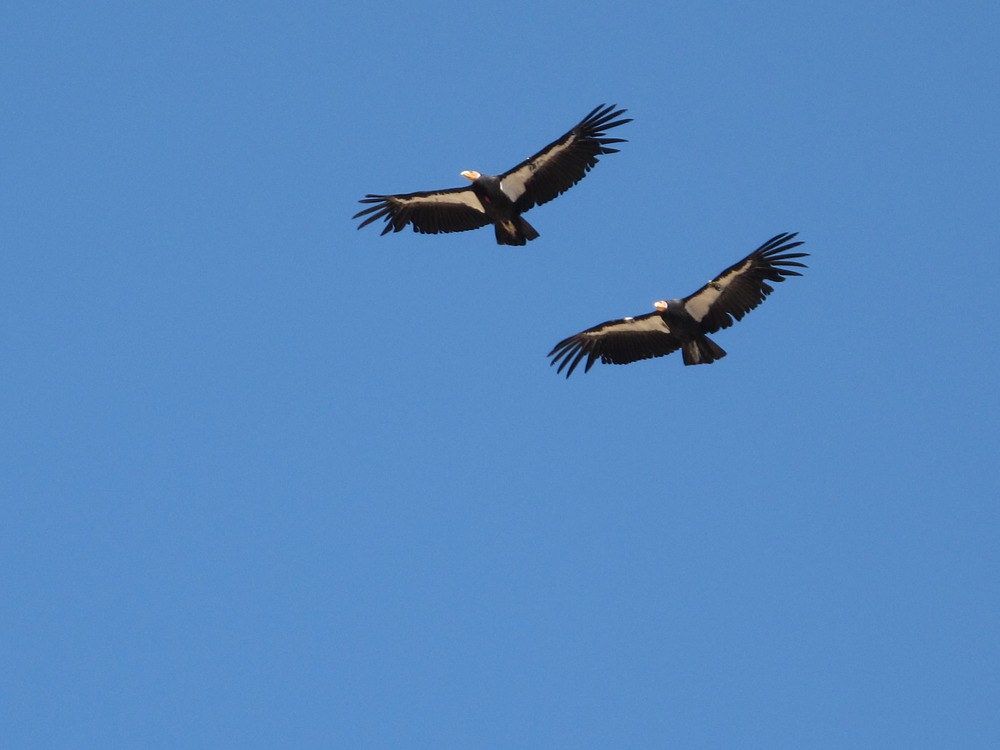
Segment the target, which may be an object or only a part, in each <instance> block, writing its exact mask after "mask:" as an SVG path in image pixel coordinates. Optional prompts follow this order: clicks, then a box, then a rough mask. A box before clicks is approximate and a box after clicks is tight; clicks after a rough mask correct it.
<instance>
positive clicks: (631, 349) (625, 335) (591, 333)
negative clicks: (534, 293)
mask: <svg viewBox="0 0 1000 750" xmlns="http://www.w3.org/2000/svg"><path fill="white" fill-rule="evenodd" d="M680 346H681V342H680V340H679V339H678V338H677V337H676V336H674V334H673V333H671V331H670V329H669V328H668V327H667V324H666V323H665V322H664V320H663V316H661V315H660V313H658V312H654V313H649V314H647V315H640V316H638V317H635V318H622V319H621V320H609V321H607V322H606V323H601V324H600V325H596V326H594V327H593V328H588V329H587V330H586V331H581V332H580V333H578V334H576V335H574V336H570V337H569V338H565V339H563V340H562V341H560V342H559V343H558V344H556V345H555V346H554V347H552V351H551V352H549V354H548V356H549V357H552V362H551V363H550V364H553V365H556V364H557V365H558V368H557V369H556V372H562V371H563V370H564V369H566V377H567V378H568V377H569V376H570V375H572V374H573V370H575V369H576V367H577V365H579V364H580V362H581V361H582V360H583V358H584V357H586V358H587V361H586V364H585V365H584V367H583V371H584V372H588V371H589V370H590V368H591V367H593V365H594V362H596V361H597V360H598V359H600V360H601V362H603V363H604V364H612V365H624V364H628V363H629V362H636V361H637V360H640V359H651V358H653V357H663V356H665V355H667V354H670V353H671V352H675V351H677V350H678V349H679V348H680Z"/></svg>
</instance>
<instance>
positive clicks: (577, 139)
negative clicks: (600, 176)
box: [500, 104, 632, 211]
mask: <svg viewBox="0 0 1000 750" xmlns="http://www.w3.org/2000/svg"><path fill="white" fill-rule="evenodd" d="M615 106H616V105H614V104H611V105H608V106H605V105H603V104H602V105H600V106H599V107H595V108H594V109H593V110H592V111H591V112H590V114H588V115H587V116H586V117H584V118H583V120H581V121H580V122H579V123H578V124H577V125H576V126H575V127H574V128H573V129H572V130H570V131H569V132H567V133H565V134H564V135H563V136H562V137H561V138H558V139H557V140H555V141H553V142H552V143H550V144H549V145H548V146H546V147H545V148H543V149H542V150H541V151H539V152H538V153H537V154H535V155H534V156H532V157H531V158H529V159H525V160H524V161H522V162H521V163H520V164H518V165H517V166H516V167H514V168H513V169H511V170H509V171H507V172H504V173H503V174H502V175H500V189H501V190H503V192H504V193H506V195H507V197H508V198H510V199H511V200H512V201H513V202H514V206H515V208H516V209H517V210H518V211H527V210H528V209H529V208H533V207H534V206H540V205H542V204H543V203H548V202H549V201H550V200H552V199H554V198H556V197H557V196H559V195H562V194H563V193H565V192H566V191H567V190H569V189H570V188H571V187H573V186H574V185H575V184H576V183H578V182H579V181H580V180H582V179H583V178H584V176H585V175H586V174H587V172H589V171H590V170H591V169H592V168H593V167H594V165H595V164H597V162H598V157H600V156H602V155H604V154H614V153H617V152H618V149H617V148H612V147H611V144H613V143H624V142H625V139H624V138H607V137H605V135H604V134H605V132H607V131H608V130H611V128H617V127H618V126H620V125H624V124H625V123H627V122H632V119H631V118H624V119H621V118H620V116H621V115H622V114H624V113H625V111H626V110H624V109H617V110H616V109H615ZM615 118H620V119H615Z"/></svg>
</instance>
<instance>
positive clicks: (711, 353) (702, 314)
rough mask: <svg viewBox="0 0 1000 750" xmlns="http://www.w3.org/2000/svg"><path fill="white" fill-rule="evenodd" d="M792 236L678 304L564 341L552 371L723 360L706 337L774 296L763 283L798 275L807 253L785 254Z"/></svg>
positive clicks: (781, 236) (775, 239)
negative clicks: (658, 360)
mask: <svg viewBox="0 0 1000 750" xmlns="http://www.w3.org/2000/svg"><path fill="white" fill-rule="evenodd" d="M796 234H798V233H797V232H796V233H793V234H787V233H785V234H779V235H777V236H776V237H772V238H771V239H769V240H768V241H767V242H765V243H764V244H763V245H761V246H760V247H758V248H757V249H756V250H754V251H753V252H752V253H750V254H749V255H748V256H747V257H745V258H744V259H743V260H741V261H739V262H738V263H734V264H733V265H731V266H730V267H729V268H727V269H726V270H725V271H723V272H722V273H720V274H719V275H718V276H716V277H715V278H714V279H712V280H711V281H710V282H708V283H707V284H705V286H703V287H702V288H701V289H699V290H698V291H697V292H695V293H694V294H691V295H688V296H687V297H684V298H683V299H671V300H659V301H658V302H654V303H653V307H654V308H655V309H656V312H651V313H647V314H646V315H639V316H637V317H635V318H622V319H621V320H609V321H608V322H607V323H601V324H600V325H598V326H594V327H593V328H588V329H587V330H586V331H582V332H581V333H578V334H576V335H575V336H570V337H569V338H567V339H563V340H562V341H560V342H559V343H558V344H556V345H555V346H554V347H553V349H552V351H551V352H549V354H548V356H550V357H552V362H551V364H553V365H554V364H557V363H558V364H559V369H558V370H557V372H562V371H563V368H565V367H566V366H567V365H569V369H568V370H567V371H566V377H567V378H568V377H569V376H570V375H572V374H573V370H575V369H576V366H577V365H578V364H580V362H581V361H582V360H583V358H584V357H586V358H587V364H586V366H585V367H584V368H583V371H584V372H587V371H588V370H590V368H591V367H592V366H593V364H594V362H596V361H597V360H598V359H600V360H601V362H603V363H604V364H612V365H624V364H628V363H629V362H635V361H636V360H639V359H650V358H652V357H663V356H665V355H667V354H671V353H672V352H675V351H677V350H678V349H680V350H681V351H682V353H683V355H684V364H685V365H707V364H711V363H712V362H714V361H715V360H717V359H721V358H722V357H725V356H726V352H725V350H723V349H722V347H720V346H719V345H718V344H716V343H715V342H714V341H712V340H711V339H710V338H708V336H707V335H706V334H709V333H715V332H716V331H718V330H720V329H722V328H729V326H731V325H732V324H733V322H734V321H736V320H743V316H744V315H746V314H747V313H748V312H750V311H751V310H753V309H754V308H755V307H757V305H759V304H760V303H761V302H763V301H764V298H765V297H767V295H769V294H770V293H771V292H773V291H774V287H772V286H771V285H770V284H769V283H768V282H769V281H773V282H777V281H784V280H785V277H787V276H801V275H802V274H801V273H799V272H798V271H795V270H792V269H793V268H805V267H806V265H805V264H804V263H799V262H798V261H796V260H794V259H795V258H805V257H807V256H808V255H809V254H808V253H790V252H788V251H789V250H792V249H794V248H796V247H798V246H799V245H801V244H803V243H802V242H792V241H791V240H793V239H794V238H795V236H796Z"/></svg>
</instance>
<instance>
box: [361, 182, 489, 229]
mask: <svg viewBox="0 0 1000 750" xmlns="http://www.w3.org/2000/svg"><path fill="white" fill-rule="evenodd" d="M358 202H359V203H370V204H371V205H370V206H369V207H368V208H365V209H362V210H361V211H358V212H357V213H356V214H354V216H353V217H352V218H355V219H358V218H361V217H362V216H364V217H366V218H365V220H364V221H362V222H361V223H360V224H359V225H358V229H361V228H362V227H366V226H368V225H369V224H371V223H372V222H373V221H376V220H378V219H383V220H384V221H385V227H384V228H383V229H382V234H387V233H389V232H401V231H403V230H404V229H405V228H406V226H407V225H410V226H412V227H413V231H414V232H419V233H421V234H438V233H439V232H465V231H467V230H469V229H478V228H479V227H483V226H486V225H487V224H489V223H490V220H489V218H488V217H487V216H486V213H485V211H484V210H483V205H482V203H480V202H479V198H477V197H476V194H475V193H473V192H472V190H471V189H469V188H464V187H463V188H452V189H450V190H429V191H425V192H420V193H405V194H401V195H374V194H368V195H366V196H365V197H364V198H362V199H361V200H360V201H358Z"/></svg>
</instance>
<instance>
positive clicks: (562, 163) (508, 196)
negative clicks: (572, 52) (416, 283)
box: [353, 104, 632, 245]
mask: <svg viewBox="0 0 1000 750" xmlns="http://www.w3.org/2000/svg"><path fill="white" fill-rule="evenodd" d="M624 113H625V110H624V109H619V110H616V109H615V105H614V104H612V105H610V106H605V105H603V104H602V105H601V106H599V107H596V108H595V109H594V110H593V111H591V113H590V114H588V115H587V116H586V117H584V118H583V120H581V121H580V123H579V124H578V125H576V126H575V127H573V129H572V130H570V131H569V132H568V133H566V134H565V135H563V136H562V137H561V138H559V139H558V140H555V141H553V142H552V143H550V144H549V145H548V146H546V147H545V148H543V149H542V150H541V151H539V152H538V153H537V154H535V155H534V156H532V157H531V158H530V159H525V160H524V161H522V162H521V163H520V164H518V165H517V166H516V167H514V168H513V169H510V170H508V171H506V172H504V173H503V174H499V175H486V174H481V173H479V172H477V171H476V170H474V169H467V170H465V171H464V172H462V173H461V176H462V177H465V178H466V179H467V180H469V181H471V182H472V184H471V185H470V186H468V187H457V188H451V189H448V190H429V191H424V192H419V193H404V194H401V195H375V194H372V193H369V194H368V195H366V196H365V197H364V198H362V199H361V200H360V201H359V202H360V203H370V204H371V205H370V206H369V207H368V208H365V209H363V210H361V211H358V213H356V214H355V215H354V217H353V218H355V219H357V218H359V217H361V216H366V217H367V218H366V219H365V220H364V221H362V222H361V224H359V225H358V229H361V227H364V226H367V225H368V224H371V223H372V222H373V221H375V220H376V219H384V220H385V228H384V229H383V230H382V234H386V233H388V232H389V231H393V232H401V231H402V230H403V229H404V228H405V227H406V226H407V225H408V224H409V225H410V226H412V227H413V231H415V232H420V233H421V234H437V233H438V232H464V231H466V230H468V229H478V228H479V227H484V226H486V225H487V224H493V225H494V227H495V228H496V236H497V244H498V245H524V244H525V243H527V241H528V240H533V239H535V238H536V237H538V232H537V231H535V228H534V227H533V226H531V224H529V223H528V222H527V221H525V220H524V218H522V216H521V214H522V213H524V212H525V211H527V210H528V209H530V208H534V207H535V206H540V205H542V204H543V203H548V202H549V201H550V200H552V199H553V198H555V197H556V196H558V195H562V194H563V193H565V192H566V191H567V190H569V189H570V188H571V187H573V186H574V185H575V184H576V183H578V182H579V181H580V180H582V179H583V177H584V175H586V174H587V172H589V171H590V170H591V168H593V166H594V165H595V164H597V161H598V157H599V156H601V155H603V154H613V153H617V151H618V149H616V148H610V144H612V143H624V139H623V138H606V137H605V135H604V134H605V133H606V132H607V131H608V130H611V128H617V127H618V126H619V125H624V124H625V123H627V122H631V121H632V120H631V118H626V119H615V118H618V117H620V115H622V114H624Z"/></svg>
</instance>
